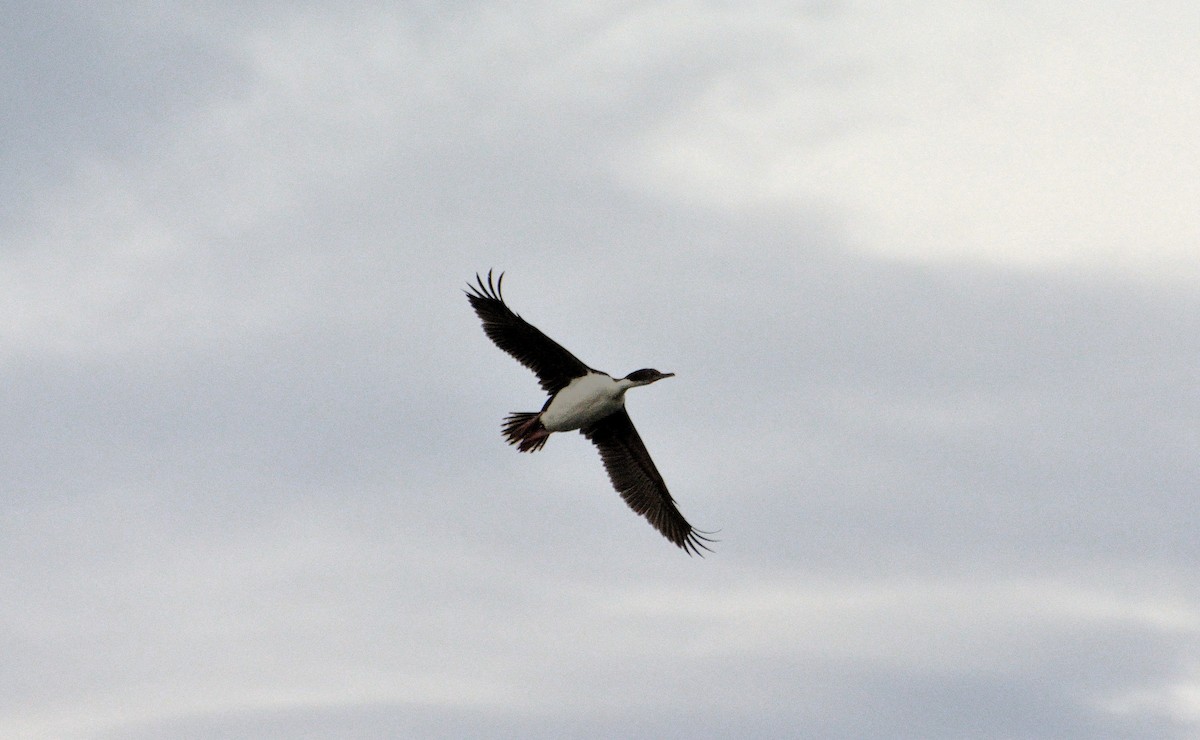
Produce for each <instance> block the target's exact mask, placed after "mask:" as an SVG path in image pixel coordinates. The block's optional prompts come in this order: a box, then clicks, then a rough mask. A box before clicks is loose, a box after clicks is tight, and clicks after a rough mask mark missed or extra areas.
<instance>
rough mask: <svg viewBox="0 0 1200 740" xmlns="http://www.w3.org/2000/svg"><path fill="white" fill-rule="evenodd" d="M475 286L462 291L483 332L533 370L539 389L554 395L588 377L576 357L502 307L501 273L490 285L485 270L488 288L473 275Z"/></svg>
mask: <svg viewBox="0 0 1200 740" xmlns="http://www.w3.org/2000/svg"><path fill="white" fill-rule="evenodd" d="M475 282H476V285H471V286H469V287H470V290H468V291H465V292H466V294H467V300H469V301H470V302H471V308H473V309H475V313H476V314H478V315H479V319H480V321H482V322H483V331H484V332H485V333H486V334H487V335H488V338H489V339H491V340H492V341H493V342H495V343H496V346H497V347H499V348H500V349H502V350H504V351H505V352H507V353H509V354H510V355H512V356H513V357H515V358H517V362H520V363H521V364H522V365H524V366H525V367H527V368H529V369H530V370H532V371H533V372H534V373H535V374H536V375H537V376H538V380H539V381H540V382H541V385H542V389H543V390H545V391H546V392H547V393H550V394H554V393H557V392H558V391H560V390H562V389H563V388H564V387H566V385H567V384H568V383H570V382H571V381H572V380H573V379H575V378H578V377H580V376H582V375H587V373H588V371H589V370H591V368H589V367H588V366H587V365H585V364H583V362H582V361H581V360H580V359H579V358H578V357H576V356H575V355H573V354H571V353H570V352H568V351H567V350H566V349H564V348H563V347H562V346H561V345H560V344H559V343H558V342H556V341H554V340H553V339H551V338H550V337H548V336H546V335H545V334H543V333H542V332H541V331H539V330H538V328H537V327H536V326H534V325H533V324H530V323H529V322H528V321H526V320H525V319H523V318H521V317H520V316H518V315H517V314H515V313H513V310H512V309H511V308H509V307H508V305H507V304H505V303H504V298H503V296H502V295H501V293H500V286H501V284H502V283H503V282H504V273H500V277H499V279H498V280H497V281H496V282H495V284H493V283H492V271H491V270H488V279H487V284H484V282H483V278H481V277H479V274H478V273H476V274H475Z"/></svg>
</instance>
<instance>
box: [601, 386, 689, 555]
mask: <svg viewBox="0 0 1200 740" xmlns="http://www.w3.org/2000/svg"><path fill="white" fill-rule="evenodd" d="M580 432H581V433H582V434H583V436H585V437H587V438H588V439H590V440H591V441H592V442H593V443H594V444H595V445H596V447H597V448H599V450H600V458H601V459H602V460H604V469H605V470H607V471H608V477H609V479H610V480H612V484H613V488H615V489H617V493H619V494H621V498H623V499H625V503H627V504H629V508H631V509H633V510H634V511H636V512H637V513H638V514H641V515H642V516H644V517H646V520H647V521H649V522H650V523H651V524H652V525H654V528H655V529H657V530H658V531H659V532H662V534H663V536H664V537H666V538H667V539H668V540H670V541H671V542H674V543H675V544H676V545H678V546H679V547H681V548H683V549H684V551H685V552H687V554H689V555H691V554H692V553H695V554H697V555H703V554H704V553H702V552H700V550H701V549H704V550H709V552H711V549H710V548H709V547H708V546H707V545H706V544H705V543H708V542H712V541H713V540H711V539H709V538H708V537H706V536H705V535H707V534H711V533H710V532H701V531H700V530H698V529H695V528H694V527H692V525H690V524H688V522H687V520H686V519H684V518H683V514H680V513H679V509H677V508H675V501H674V499H672V498H671V494H670V493H669V492H668V491H667V484H666V481H664V480H663V477H662V475H660V474H659V472H658V468H656V467H654V461H653V460H651V459H650V453H649V452H647V451H646V445H645V444H643V443H642V438H641V437H639V436H638V433H637V430H636V429H634V428H633V422H632V421H631V420H630V419H629V414H628V413H626V412H625V409H621V410H620V411H618V412H616V413H614V414H612V415H611V416H606V417H604V418H603V419H601V420H600V421H598V422H596V423H595V424H592V425H591V426H588V427H585V428H583V429H581V430H580Z"/></svg>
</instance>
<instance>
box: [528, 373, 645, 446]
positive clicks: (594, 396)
mask: <svg viewBox="0 0 1200 740" xmlns="http://www.w3.org/2000/svg"><path fill="white" fill-rule="evenodd" d="M625 390H626V387H625V386H624V385H622V384H620V383H618V382H617V381H615V380H613V379H612V378H611V377H609V376H608V375H605V374H604V373H588V374H587V375H584V376H582V377H579V378H575V379H574V380H572V381H571V382H570V383H569V384H568V385H567V387H566V388H563V389H562V390H561V391H559V392H558V393H557V394H556V395H555V396H554V400H552V401H551V402H550V405H549V406H547V407H546V410H545V411H543V412H542V416H541V420H542V425H543V426H544V427H546V429H548V430H549V431H551V432H565V431H568V430H571V429H578V428H580V427H583V426H587V425H588V424H591V423H592V422H594V421H599V420H600V419H603V418H604V417H606V416H608V415H609V414H611V413H613V412H614V411H619V410H620V409H621V407H622V406H624V405H625Z"/></svg>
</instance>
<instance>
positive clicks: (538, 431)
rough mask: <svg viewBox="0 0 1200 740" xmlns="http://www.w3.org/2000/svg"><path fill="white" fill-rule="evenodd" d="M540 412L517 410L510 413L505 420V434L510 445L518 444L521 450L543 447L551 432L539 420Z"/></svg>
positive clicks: (532, 450) (533, 449)
mask: <svg viewBox="0 0 1200 740" xmlns="http://www.w3.org/2000/svg"><path fill="white" fill-rule="evenodd" d="M539 415H540V414H536V413H528V412H517V413H512V414H509V415H508V418H507V419H505V420H504V436H505V437H507V438H508V443H509V444H510V445H516V446H517V449H518V450H520V451H521V452H535V451H537V450H540V449H542V445H544V444H546V439H547V438H548V437H549V436H550V432H548V431H546V427H544V426H542V422H540V421H539V420H538V416H539Z"/></svg>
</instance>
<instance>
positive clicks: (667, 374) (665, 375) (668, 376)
mask: <svg viewBox="0 0 1200 740" xmlns="http://www.w3.org/2000/svg"><path fill="white" fill-rule="evenodd" d="M673 377H675V373H663V374H662V375H661V376H660V377H659V380H661V379H662V378H673Z"/></svg>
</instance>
